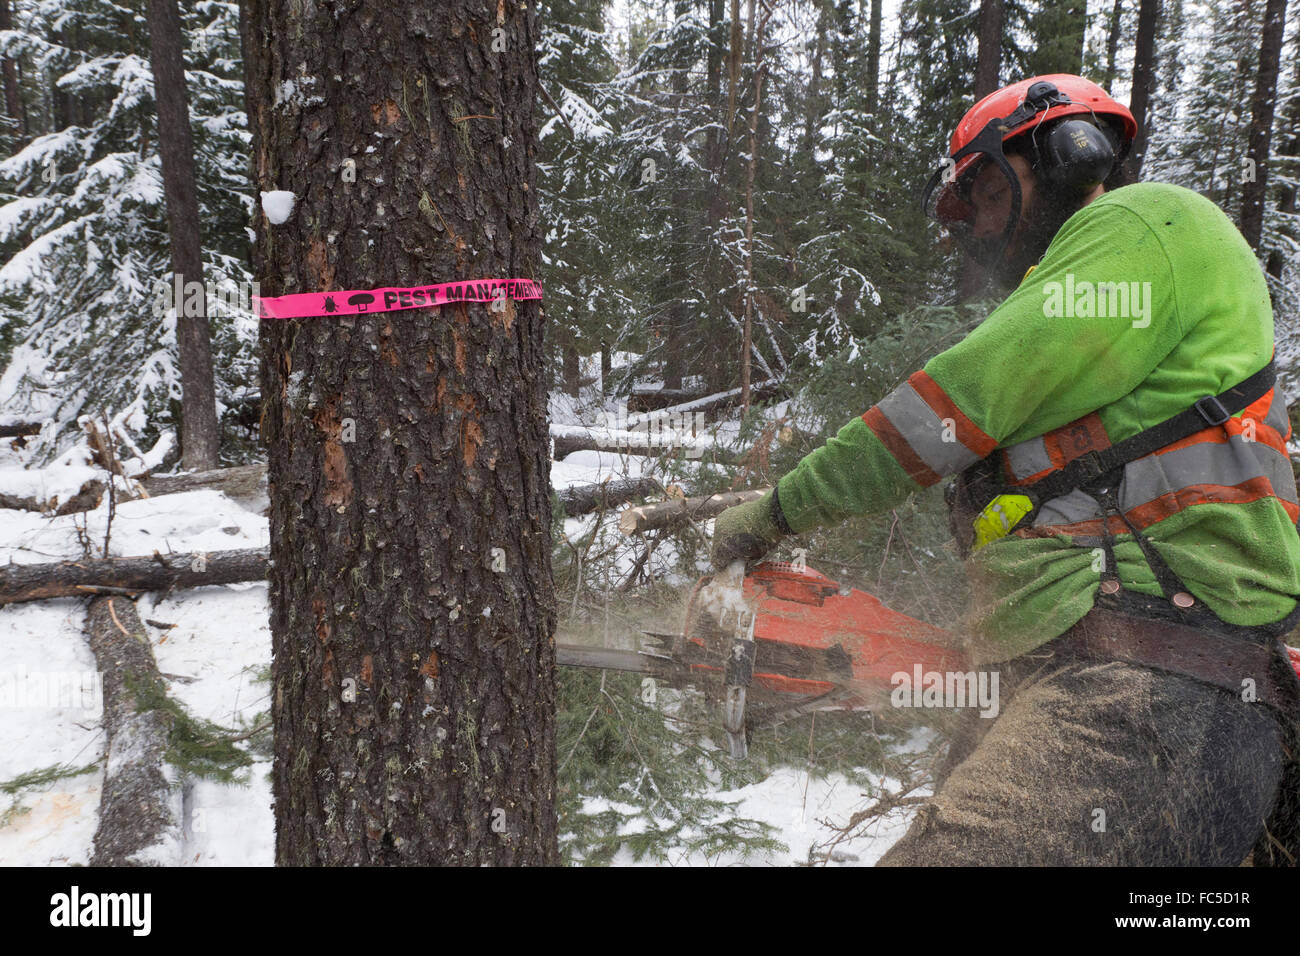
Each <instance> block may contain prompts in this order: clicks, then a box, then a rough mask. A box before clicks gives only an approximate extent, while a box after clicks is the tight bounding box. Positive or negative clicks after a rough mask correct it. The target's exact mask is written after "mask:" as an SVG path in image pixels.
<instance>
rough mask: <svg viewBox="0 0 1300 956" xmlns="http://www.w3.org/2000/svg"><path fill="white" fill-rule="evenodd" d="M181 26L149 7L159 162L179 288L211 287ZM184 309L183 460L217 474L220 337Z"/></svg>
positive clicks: (179, 320) (180, 333) (179, 315)
mask: <svg viewBox="0 0 1300 956" xmlns="http://www.w3.org/2000/svg"><path fill="white" fill-rule="evenodd" d="M182 43H183V41H182V38H181V19H180V14H179V13H178V11H177V9H176V0H149V54H150V55H149V62H150V64H151V66H152V67H153V79H154V91H155V93H154V97H155V99H156V101H157V104H158V155H159V157H160V159H161V161H162V174H163V194H164V196H165V197H166V201H167V234H168V237H169V239H170V242H171V259H172V274H173V276H172V281H173V283H175V282H176V281H177V277H179V279H180V282H181V283H182V288H183V284H184V283H186V282H199V283H201V282H203V252H202V241H201V239H200V234H199V222H200V220H199V200H198V194H197V192H196V191H195V185H194V140H193V137H192V135H191V133H190V109H189V103H188V99H187V96H186V92H185V61H184V57H183V54H182V50H183V45H182ZM183 304H186V305H187V304H188V297H186V299H185V301H184V303H183V302H177V303H176V342H177V346H178V348H179V351H180V370H181V388H182V396H181V454H182V456H183V458H182V460H183V461H184V462H185V467H186V468H188V469H191V470H194V471H205V470H207V469H209V468H216V467H217V398H216V391H215V389H214V386H213V379H212V332H211V329H210V327H209V325H208V318H207V314H206V308H204V309H201V310H200V312H201V313H202V314H200V315H187V314H186V312H187V311H188V310H187V309H185V308H184V307H183Z"/></svg>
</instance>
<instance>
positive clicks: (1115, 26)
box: [1101, 0, 1124, 95]
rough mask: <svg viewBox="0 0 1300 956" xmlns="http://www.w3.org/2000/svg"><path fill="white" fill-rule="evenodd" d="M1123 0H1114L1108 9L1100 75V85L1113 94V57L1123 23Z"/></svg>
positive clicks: (1116, 49) (1117, 47)
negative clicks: (1102, 65)
mask: <svg viewBox="0 0 1300 956" xmlns="http://www.w3.org/2000/svg"><path fill="white" fill-rule="evenodd" d="M1123 5H1124V0H1115V6H1114V7H1112V8H1111V11H1110V24H1109V26H1108V28H1107V31H1106V73H1105V75H1104V76H1103V77H1102V82H1101V85H1102V86H1103V87H1105V89H1106V92H1107V93H1110V94H1112V95H1113V94H1114V89H1113V87H1114V85H1115V58H1116V56H1118V55H1119V36H1120V29H1121V27H1122V25H1123V23H1124V9H1123Z"/></svg>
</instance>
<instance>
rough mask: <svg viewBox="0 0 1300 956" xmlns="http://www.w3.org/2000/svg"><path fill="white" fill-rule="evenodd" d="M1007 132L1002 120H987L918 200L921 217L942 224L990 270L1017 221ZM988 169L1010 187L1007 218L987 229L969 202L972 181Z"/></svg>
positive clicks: (937, 172) (974, 204) (943, 165)
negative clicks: (1005, 144) (1005, 141)
mask: <svg viewBox="0 0 1300 956" xmlns="http://www.w3.org/2000/svg"><path fill="white" fill-rule="evenodd" d="M1007 128H1008V126H1007V121H1006V120H1005V119H994V120H991V121H989V123H988V124H986V125H985V127H984V128H983V129H982V130H980V132H979V133H978V134H977V135H976V136H975V137H974V138H973V139H972V140H971V141H970V142H969V143H967V144H966V145H965V146H963V147H962V148H961V149H959V150H957V152H955V153H953V154H952V156H950V157H948V158H946V159H945V160H944V161H943V162H942V163H940V164H939V168H938V169H936V170H935V171H934V174H933V175H931V177H930V181H929V183H927V184H926V187H925V193H924V195H923V197H922V208H923V211H924V212H925V214H926V215H927V216H928V217H930V218H932V219H936V220H938V221H939V222H940V223H942V224H943V225H944V227H945V228H946V229H947V230H948V231H949V232H951V233H953V234H954V235H955V236H956V237H957V238H958V239H959V240H960V241H961V242H962V244H963V245H964V246H966V248H967V250H968V252H969V253H970V254H972V255H974V256H975V258H976V259H977V260H979V261H981V262H982V263H984V264H986V265H990V266H991V265H995V264H996V263H997V262H998V261H1000V260H1001V258H1002V256H1003V254H1004V253H1005V252H1006V251H1007V249H1008V248H1009V247H1010V245H1011V240H1012V237H1013V236H1014V235H1015V232H1016V227H1017V225H1018V224H1019V222H1020V209H1021V195H1020V178H1019V177H1018V176H1017V175H1016V172H1015V170H1014V169H1012V168H1011V164H1010V163H1009V162H1008V161H1007V157H1006V155H1005V154H1004V153H1003V151H1002V137H1003V135H1004V133H1005V132H1006V130H1007ZM990 165H992V166H995V167H997V169H998V170H1000V171H1001V173H1002V175H1003V176H1004V177H1005V178H1006V181H1007V184H1008V186H1009V187H1010V203H1009V204H1008V207H1007V213H1006V219H1005V220H1004V221H1002V222H999V223H992V224H991V225H990V224H989V223H988V222H987V220H984V219H981V217H980V212H981V211H980V209H979V208H978V207H977V202H978V200H977V199H975V198H973V197H972V190H973V187H974V185H975V181H976V179H977V178H979V177H980V175H981V174H982V173H983V172H984V171H985V170H986V169H988V168H989V167H990ZM986 215H987V213H986Z"/></svg>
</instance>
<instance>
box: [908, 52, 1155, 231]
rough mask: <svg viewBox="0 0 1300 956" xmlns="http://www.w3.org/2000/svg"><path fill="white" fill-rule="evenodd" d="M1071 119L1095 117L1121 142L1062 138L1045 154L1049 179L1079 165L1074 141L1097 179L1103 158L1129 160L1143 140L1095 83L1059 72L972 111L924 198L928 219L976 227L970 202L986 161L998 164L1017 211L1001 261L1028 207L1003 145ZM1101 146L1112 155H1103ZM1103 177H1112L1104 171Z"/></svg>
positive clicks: (1130, 117) (998, 93)
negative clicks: (1075, 161)
mask: <svg viewBox="0 0 1300 956" xmlns="http://www.w3.org/2000/svg"><path fill="white" fill-rule="evenodd" d="M1070 116H1078V117H1080V118H1085V117H1087V118H1091V119H1092V120H1093V121H1094V122H1093V124H1091V125H1092V126H1093V127H1094V128H1096V129H1099V130H1103V131H1105V130H1107V129H1109V130H1110V131H1111V133H1110V134H1109V136H1113V137H1115V140H1113V141H1111V142H1110V143H1109V144H1108V142H1107V139H1106V138H1102V137H1099V136H1093V135H1092V134H1088V135H1086V136H1083V137H1080V136H1079V135H1078V134H1079V133H1080V132H1086V131H1082V130H1075V131H1073V132H1074V133H1075V136H1074V138H1073V140H1072V138H1071V137H1068V136H1066V137H1061V141H1062V143H1063V144H1064V149H1046V150H1043V151H1042V152H1041V154H1040V155H1041V165H1042V166H1047V167H1050V168H1046V169H1042V168H1040V169H1039V170H1038V171H1039V173H1040V174H1043V175H1046V176H1047V177H1048V178H1053V174H1054V173H1057V174H1059V172H1060V170H1062V169H1065V170H1067V171H1068V170H1069V169H1071V168H1072V167H1071V165H1070V163H1071V160H1072V159H1074V158H1076V157H1073V156H1071V155H1070V153H1071V150H1073V149H1074V148H1075V145H1074V144H1077V143H1080V142H1082V143H1083V145H1084V147H1085V149H1090V150H1091V152H1090V153H1087V154H1086V155H1087V161H1086V162H1085V164H1084V165H1088V163H1089V162H1090V163H1091V165H1090V166H1088V168H1089V169H1090V171H1091V172H1092V173H1093V174H1094V175H1095V171H1096V169H1097V168H1098V167H1097V160H1098V156H1099V155H1100V157H1101V160H1102V167H1107V166H1108V164H1107V162H1106V160H1109V165H1111V166H1113V163H1115V162H1118V161H1119V160H1121V159H1122V158H1123V156H1124V154H1125V153H1126V152H1127V151H1128V147H1129V145H1130V144H1131V143H1132V142H1133V139H1134V137H1135V136H1136V135H1137V123H1136V122H1135V121H1134V119H1133V114H1132V113H1130V112H1129V111H1128V109H1127V108H1126V107H1124V106H1123V105H1121V104H1120V103H1117V102H1116V101H1115V100H1113V99H1112V98H1111V97H1110V95H1109V94H1108V93H1107V92H1106V91H1105V90H1104V89H1102V88H1101V87H1100V86H1098V85H1097V84H1096V83H1093V82H1092V81H1091V80H1086V79H1084V78H1083V77H1081V76H1074V75H1072V74H1069V73H1053V74H1048V75H1046V76H1035V77H1030V78H1029V79H1027V80H1021V81H1020V82H1018V83H1012V84H1011V85H1010V86H1006V87H1003V88H1002V89H1000V90H997V91H996V92H994V93H990V94H989V95H988V96H986V97H984V98H983V99H982V100H980V101H979V102H978V103H976V104H975V105H974V106H973V107H971V108H970V109H969V110H967V111H966V115H965V116H963V117H962V118H961V121H960V122H959V123H958V124H957V129H956V130H954V132H953V134H952V141H951V143H950V146H949V157H948V158H947V159H946V160H945V161H944V162H943V163H942V164H941V165H940V166H939V168H938V169H937V170H935V172H934V175H933V176H931V177H930V182H929V183H928V184H927V185H926V188H925V194H924V198H923V199H922V205H923V207H924V209H925V212H926V214H927V215H929V216H931V217H933V218H936V219H938V220H939V221H941V222H943V223H944V224H945V225H947V226H950V227H951V226H956V225H960V224H962V223H969V221H970V220H971V219H972V218H973V216H974V212H975V210H974V207H973V206H971V205H970V203H969V202H967V201H966V194H967V190H969V188H970V184H971V182H972V181H973V180H974V178H975V175H976V174H977V173H978V172H979V171H980V169H982V168H983V166H984V164H985V163H986V162H992V163H994V164H996V165H997V166H998V167H999V168H1000V169H1001V170H1002V173H1003V175H1004V176H1006V177H1007V179H1008V181H1009V182H1010V183H1011V187H1012V202H1011V210H1010V214H1009V216H1008V219H1007V225H1006V227H1005V228H1004V230H1003V234H1002V242H1001V244H1000V245H1001V250H1000V252H999V256H1000V254H1001V252H1004V251H1005V250H1006V246H1007V245H1008V244H1009V243H1010V239H1011V236H1012V234H1013V233H1014V231H1015V227H1016V224H1017V223H1018V222H1019V220H1020V206H1021V195H1020V180H1019V178H1018V177H1017V176H1016V174H1015V171H1014V170H1013V169H1012V168H1011V165H1010V164H1009V163H1008V162H1007V159H1006V155H1005V154H1004V152H1003V144H1004V143H1006V142H1007V141H1009V140H1012V139H1015V138H1016V137H1017V136H1020V135H1021V134H1023V133H1026V132H1031V131H1032V132H1033V133H1036V131H1037V130H1038V129H1039V127H1042V126H1043V125H1044V124H1050V125H1051V126H1052V127H1056V126H1058V125H1062V124H1057V123H1055V121H1056V120H1059V119H1063V118H1065V117H1070ZM1074 125H1076V126H1083V125H1086V124H1074ZM1089 140H1091V141H1090V142H1088V141H1089ZM1037 145H1038V144H1037V142H1035V146H1037ZM1099 146H1100V149H1101V150H1104V151H1102V152H1100V153H1099ZM1058 178H1059V177H1058ZM1100 178H1105V176H1104V174H1103V175H1102V176H1101V177H1100Z"/></svg>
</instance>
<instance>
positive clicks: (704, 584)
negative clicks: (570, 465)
mask: <svg viewBox="0 0 1300 956" xmlns="http://www.w3.org/2000/svg"><path fill="white" fill-rule="evenodd" d="M956 643H957V642H956V640H955V638H954V635H952V634H951V633H950V632H948V631H945V630H943V629H941V628H938V627H935V626H933V625H931V624H927V623H925V622H924V621H919V620H917V619H916V618H913V617H908V616H907V615H906V614H901V613H899V612H898V611H894V610H891V609H890V608H888V607H886V606H885V605H884V604H882V603H881V602H880V600H879V599H877V598H875V597H873V596H872V595H871V594H868V593H867V592H865V591H861V590H858V589H856V588H851V587H846V586H844V585H841V584H839V583H837V582H836V581H833V580H832V579H831V578H829V577H827V576H826V575H825V574H822V573H821V572H820V571H816V570H814V569H813V568H810V567H808V566H807V565H806V564H803V563H799V564H787V563H784V562H776V561H768V562H764V563H761V564H759V565H757V566H756V567H754V568H753V569H752V570H751V571H749V572H748V573H745V572H744V568H743V564H742V563H741V562H736V563H735V564H734V565H733V566H732V567H731V568H729V569H728V570H727V571H724V572H720V573H718V574H711V575H705V576H704V577H702V578H700V579H699V581H697V582H696V584H695V587H694V588H693V589H692V591H691V595H690V598H689V600H688V601H687V605H686V615H685V621H684V623H683V626H682V630H681V633H680V634H663V633H656V632H650V631H646V632H643V639H642V642H641V649H640V650H638V651H627V650H618V649H614V648H602V647H586V646H581V645H569V644H560V645H557V647H556V658H557V663H559V664H561V665H567V666H576V667H594V668H601V669H606V670H618V671H630V672H634V673H640V674H645V675H648V676H650V677H653V678H654V679H656V680H662V681H664V682H665V683H666V684H668V685H669V686H695V687H697V688H699V689H701V690H703V691H704V692H705V694H706V695H707V696H709V697H710V698H711V699H713V700H716V701H720V702H721V705H722V722H723V729H724V730H725V731H726V733H727V741H728V746H729V748H730V750H731V755H732V756H733V757H734V758H736V759H743V758H744V757H746V756H747V754H748V745H749V739H750V737H751V736H752V734H753V732H754V731H755V730H757V729H760V728H763V727H771V726H775V725H777V724H780V723H782V722H783V721H786V720H789V719H791V718H793V717H797V716H799V715H801V714H806V713H810V712H812V711H818V710H872V709H880V708H881V707H883V706H887V705H888V703H889V698H890V693H891V691H892V689H893V688H894V687H895V686H897V684H898V681H897V679H896V675H898V674H900V673H901V674H904V675H906V676H907V678H908V679H909V680H911V679H913V676H914V675H917V676H919V675H920V674H928V673H935V672H937V673H940V674H944V673H951V672H954V671H955V672H965V671H968V670H969V669H970V668H969V664H968V662H967V660H966V658H965V656H964V655H963V654H962V653H961V651H960V650H958V649H957V648H956V646H955V645H956ZM1287 651H1288V654H1289V655H1290V661H1291V665H1292V667H1294V668H1295V670H1296V673H1297V675H1300V649H1297V648H1294V647H1288V648H1287Z"/></svg>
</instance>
